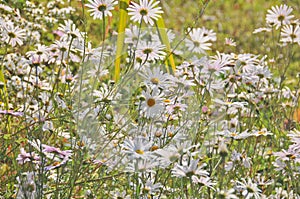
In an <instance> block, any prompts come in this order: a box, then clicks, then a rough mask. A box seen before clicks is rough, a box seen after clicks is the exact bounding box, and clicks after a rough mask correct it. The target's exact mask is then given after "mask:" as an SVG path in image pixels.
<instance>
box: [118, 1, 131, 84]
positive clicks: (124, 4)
mask: <svg viewBox="0 0 300 199" xmlns="http://www.w3.org/2000/svg"><path fill="white" fill-rule="evenodd" d="M128 5H129V0H121V1H120V4H119V8H120V12H119V13H120V18H119V26H118V38H117V52H116V61H115V75H114V79H115V81H116V82H117V81H119V79H120V68H121V67H120V66H121V56H122V51H123V45H124V39H125V34H124V32H125V28H126V24H127V17H128V13H127V8H128Z"/></svg>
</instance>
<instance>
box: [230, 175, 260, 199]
mask: <svg viewBox="0 0 300 199" xmlns="http://www.w3.org/2000/svg"><path fill="white" fill-rule="evenodd" d="M236 187H237V189H241V190H242V195H243V196H244V197H245V199H250V198H255V199H259V198H262V196H263V195H262V193H261V192H262V191H261V190H260V189H259V188H258V187H257V184H256V183H254V182H252V180H251V178H247V180H246V179H244V178H242V181H238V182H237V185H236Z"/></svg>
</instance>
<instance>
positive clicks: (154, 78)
mask: <svg viewBox="0 0 300 199" xmlns="http://www.w3.org/2000/svg"><path fill="white" fill-rule="evenodd" d="M150 81H151V83H152V84H158V83H159V79H158V78H156V77H153V78H152V79H151V80H150Z"/></svg>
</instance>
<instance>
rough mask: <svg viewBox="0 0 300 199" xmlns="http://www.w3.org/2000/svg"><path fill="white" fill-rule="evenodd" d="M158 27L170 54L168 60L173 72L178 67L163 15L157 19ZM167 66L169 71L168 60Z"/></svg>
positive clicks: (162, 40)
mask: <svg viewBox="0 0 300 199" xmlns="http://www.w3.org/2000/svg"><path fill="white" fill-rule="evenodd" d="M156 28H157V31H158V34H159V37H160V39H161V42H162V43H163V44H164V45H165V46H166V49H167V53H168V55H167V56H168V60H169V63H170V65H171V68H172V72H174V71H175V69H176V65H175V61H174V57H173V54H172V51H171V45H170V42H169V39H168V35H167V31H166V26H165V22H164V19H163V17H162V16H161V17H160V18H159V19H158V20H157V21H156ZM166 67H167V71H169V68H168V64H167V62H166Z"/></svg>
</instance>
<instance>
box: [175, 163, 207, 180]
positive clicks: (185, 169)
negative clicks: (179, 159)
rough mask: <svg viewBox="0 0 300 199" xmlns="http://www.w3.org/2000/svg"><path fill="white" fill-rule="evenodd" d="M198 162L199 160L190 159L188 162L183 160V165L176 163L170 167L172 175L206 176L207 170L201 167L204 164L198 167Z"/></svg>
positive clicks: (180, 176)
mask: <svg viewBox="0 0 300 199" xmlns="http://www.w3.org/2000/svg"><path fill="white" fill-rule="evenodd" d="M198 162H199V160H191V161H190V162H189V164H188V163H187V162H184V163H183V165H179V164H176V165H175V167H174V168H173V169H172V175H173V176H175V177H179V178H182V177H192V176H194V175H198V176H205V177H207V176H208V172H207V171H205V170H203V169H202V168H203V167H204V166H205V165H202V166H200V167H198Z"/></svg>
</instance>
